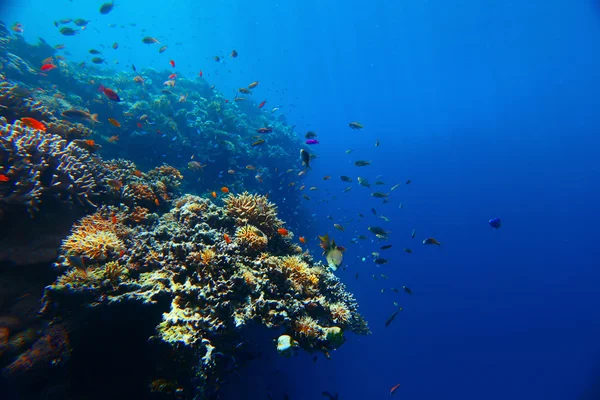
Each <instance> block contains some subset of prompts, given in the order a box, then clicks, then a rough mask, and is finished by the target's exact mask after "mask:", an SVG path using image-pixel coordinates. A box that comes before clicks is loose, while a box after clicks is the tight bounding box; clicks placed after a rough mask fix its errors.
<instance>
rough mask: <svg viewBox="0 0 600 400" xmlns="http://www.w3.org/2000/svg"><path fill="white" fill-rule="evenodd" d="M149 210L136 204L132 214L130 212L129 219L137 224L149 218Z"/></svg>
mask: <svg viewBox="0 0 600 400" xmlns="http://www.w3.org/2000/svg"><path fill="white" fill-rule="evenodd" d="M148 212H150V210H148V209H147V208H144V207H140V206H135V207H134V209H133V211H132V212H131V214H129V219H130V220H132V221H133V222H135V223H137V224H139V223H142V222H144V221H146V218H148Z"/></svg>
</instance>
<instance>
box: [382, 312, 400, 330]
mask: <svg viewBox="0 0 600 400" xmlns="http://www.w3.org/2000/svg"><path fill="white" fill-rule="evenodd" d="M400 311H402V308H399V309H397V310H396V311H395V312H394V313H393V314H392V315H391V316H390V317H389V318H388V319H387V320H386V321H385V327H386V328H387V327H388V326H390V324H391V323H392V321H393V320H394V318H396V315H398V313H399V312H400Z"/></svg>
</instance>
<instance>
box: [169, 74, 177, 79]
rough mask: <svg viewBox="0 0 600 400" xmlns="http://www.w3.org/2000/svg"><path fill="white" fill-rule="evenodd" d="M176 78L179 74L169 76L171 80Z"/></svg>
mask: <svg viewBox="0 0 600 400" xmlns="http://www.w3.org/2000/svg"><path fill="white" fill-rule="evenodd" d="M175 78H177V74H171V75H169V79H175Z"/></svg>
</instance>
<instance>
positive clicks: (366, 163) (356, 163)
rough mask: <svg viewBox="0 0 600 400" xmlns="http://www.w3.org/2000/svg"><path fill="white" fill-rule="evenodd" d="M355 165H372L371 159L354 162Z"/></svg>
mask: <svg viewBox="0 0 600 400" xmlns="http://www.w3.org/2000/svg"><path fill="white" fill-rule="evenodd" d="M354 165H356V166H357V167H366V166H367V165H371V161H366V160H358V161H355V162H354Z"/></svg>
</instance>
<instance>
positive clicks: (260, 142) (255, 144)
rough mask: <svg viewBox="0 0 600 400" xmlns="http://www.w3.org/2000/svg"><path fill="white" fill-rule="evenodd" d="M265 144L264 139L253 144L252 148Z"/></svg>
mask: <svg viewBox="0 0 600 400" xmlns="http://www.w3.org/2000/svg"><path fill="white" fill-rule="evenodd" d="M263 143H265V140H264V139H259V140H257V141H256V142H254V143H252V147H254V146H258V145H261V144H263Z"/></svg>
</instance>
